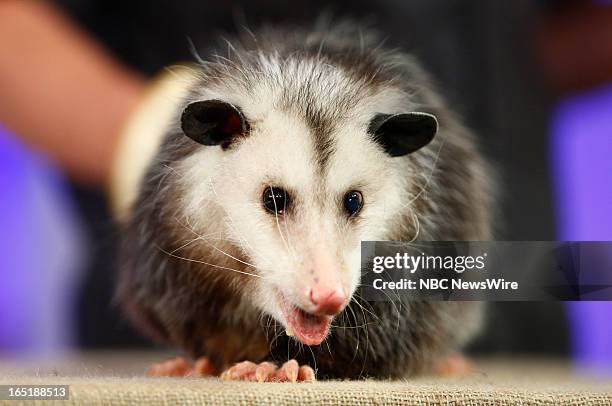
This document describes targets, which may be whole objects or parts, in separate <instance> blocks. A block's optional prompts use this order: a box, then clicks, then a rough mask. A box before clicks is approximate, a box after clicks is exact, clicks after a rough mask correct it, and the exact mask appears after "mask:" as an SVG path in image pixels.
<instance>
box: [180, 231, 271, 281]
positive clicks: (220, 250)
mask: <svg viewBox="0 0 612 406" xmlns="http://www.w3.org/2000/svg"><path fill="white" fill-rule="evenodd" d="M184 227H185V228H187V229H188V230H189V231H191V232H192V233H193V234H195V235H196V236H197V238H195V239H194V240H195V241H197V240H201V241H204V243H205V244H207V245H208V246H210V247H212V248H213V249H214V250H216V251H219V252H220V253H221V254H223V255H225V256H227V257H229V258H231V259H233V260H235V261H238V262H240V263H242V264H244V265H247V266H250V267H251V268H255V269H260V270H264V271H266V270H267V269H265V268H261V267H259V266H257V265H253V264H251V263H249V262H246V261H243V260H241V259H240V258H236V257H235V256H233V255H231V254H230V253H228V252H226V251H224V250H222V249H221V248H219V247H217V246H216V245H213V244H211V243H209V242H208V239H207V238H206V236H204V235H200V234H199V233H198V232H197V231H195V230H194V229H192V228H190V227H187V226H184ZM194 240H192V242H193V241H194Z"/></svg>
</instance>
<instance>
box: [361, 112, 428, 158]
mask: <svg viewBox="0 0 612 406" xmlns="http://www.w3.org/2000/svg"><path fill="white" fill-rule="evenodd" d="M437 131H438V120H436V117H435V116H433V115H431V114H428V113H420V112H413V113H405V114H377V115H376V117H374V119H372V121H371V122H370V127H369V132H370V133H371V134H372V135H374V138H375V139H376V141H377V142H379V143H380V144H381V145H382V146H383V147H384V149H385V152H387V153H388V154H389V155H391V156H393V157H395V156H402V155H406V154H409V153H411V152H414V151H416V150H418V149H420V148H423V147H424V146H425V145H427V144H429V142H430V141H431V140H432V139H433V137H434V135H436V132H437Z"/></svg>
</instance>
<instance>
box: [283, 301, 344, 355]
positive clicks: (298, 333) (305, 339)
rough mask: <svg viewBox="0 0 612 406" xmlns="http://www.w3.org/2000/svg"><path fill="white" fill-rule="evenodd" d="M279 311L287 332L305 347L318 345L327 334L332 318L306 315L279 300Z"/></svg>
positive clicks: (293, 306)
mask: <svg viewBox="0 0 612 406" xmlns="http://www.w3.org/2000/svg"><path fill="white" fill-rule="evenodd" d="M280 302H281V310H282V312H283V315H284V316H285V319H286V320H287V324H288V326H287V330H289V331H290V333H291V334H293V335H294V336H295V338H296V339H297V340H298V341H300V342H301V343H303V344H306V345H319V344H321V343H322V342H323V340H324V339H325V337H327V334H328V333H329V327H330V325H331V321H332V316H327V315H321V316H319V315H316V314H312V313H308V312H306V311H304V310H303V309H300V308H299V307H297V306H295V305H293V304H291V303H288V302H287V301H286V300H283V299H281V301H280Z"/></svg>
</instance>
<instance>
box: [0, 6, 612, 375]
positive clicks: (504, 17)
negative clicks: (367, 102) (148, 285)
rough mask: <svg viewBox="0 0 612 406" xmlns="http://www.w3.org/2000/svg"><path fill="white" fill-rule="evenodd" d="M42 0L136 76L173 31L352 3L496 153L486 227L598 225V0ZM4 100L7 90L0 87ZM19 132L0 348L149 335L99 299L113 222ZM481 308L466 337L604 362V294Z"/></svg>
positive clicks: (554, 235)
mask: <svg viewBox="0 0 612 406" xmlns="http://www.w3.org/2000/svg"><path fill="white" fill-rule="evenodd" d="M52 4H53V5H54V7H57V8H58V9H59V10H60V11H61V12H62V13H65V14H66V15H67V16H68V18H70V19H71V20H72V21H73V22H74V23H75V24H78V25H79V26H80V27H81V28H82V29H84V30H85V31H86V32H87V35H90V36H91V37H92V38H94V39H95V41H97V42H99V43H100V44H102V45H103V46H104V48H105V49H106V50H108V52H109V53H110V54H111V55H113V57H114V58H116V59H117V60H118V61H121V63H123V64H125V65H126V66H128V67H129V69H132V70H134V71H135V72H138V73H139V74H142V75H144V76H146V77H150V76H151V75H153V74H155V73H156V72H158V71H159V70H160V69H162V68H163V67H164V66H166V65H169V64H172V63H175V62H177V61H183V60H191V59H192V57H191V56H190V50H189V41H188V40H187V38H189V39H191V41H193V42H194V44H195V45H196V48H198V50H199V52H200V53H201V54H202V55H205V54H206V52H207V50H208V49H209V48H210V47H211V44H212V43H213V40H212V38H213V37H214V36H215V35H216V34H217V33H218V32H220V31H226V32H234V31H235V30H236V29H237V26H239V25H241V24H242V23H248V25H249V26H257V25H258V24H260V23H261V22H266V21H267V22H272V23H275V24H276V23H278V24H280V23H297V24H306V23H308V21H310V20H312V19H314V18H315V17H316V16H317V15H318V14H319V13H320V12H321V11H322V10H328V11H329V10H331V11H333V12H334V13H335V14H336V15H340V16H352V17H355V18H356V19H358V20H364V19H365V20H367V21H369V22H370V23H371V24H372V25H373V26H374V27H376V28H378V29H379V30H381V31H382V32H383V34H384V35H385V36H387V37H388V38H389V40H388V43H389V44H391V45H396V46H399V47H402V48H404V49H405V50H407V51H410V52H413V53H415V54H416V55H418V56H419V57H420V58H421V59H422V61H423V62H424V64H425V65H426V67H427V68H428V69H429V70H431V71H432V73H433V75H434V77H435V78H436V82H437V87H438V89H439V90H440V91H441V92H442V93H443V94H444V95H445V97H446V98H447V99H448V101H449V103H450V105H451V106H452V107H453V108H454V109H455V110H457V111H458V112H459V113H460V114H461V115H462V116H463V117H464V118H465V120H466V122H467V124H468V125H469V126H470V127H472V128H474V129H475V130H476V132H477V133H478V134H479V137H480V141H481V143H482V145H483V147H484V150H485V152H486V153H487V155H488V156H489V157H490V158H491V160H492V161H493V162H494V163H495V164H496V165H497V166H498V167H499V169H500V174H501V185H500V189H501V190H502V196H501V197H502V199H501V202H500V206H499V216H498V219H497V225H498V226H497V230H496V232H497V239H499V240H554V239H560V240H611V239H612V216H611V215H610V213H612V30H611V29H610V27H612V6H610V5H609V4H607V3H606V2H591V1H561V0H556V1H555V0H550V1H527V0H520V1H512V2H505V1H501V0H500V1H490V0H477V1H472V0H463V1H460V0H456V1H448V0H434V1H431V0H419V1H410V2H404V1H399V0H398V1H391V0H387V1H380V2H376V3H375V4H373V2H368V1H351V2H348V1H336V2H328V1H320V0H317V1H293V2H291V4H290V5H287V4H285V3H284V2H280V1H271V0H266V1H252V2H235V3H232V4H226V3H224V2H219V1H185V2H166V1H150V2H139V3H138V4H136V3H135V2H120V1H118V0H107V1H95V0H80V1H77V0H72V1H71V0H64V1H55V2H52ZM0 24H1V22H0ZM0 52H2V51H1V50H0ZM24 52H27V49H25V50H24ZM20 57H21V56H20V55H14V58H20ZM43 68H44V67H43ZM41 91H44V89H42V90H41ZM0 100H2V89H0ZM3 108H8V109H9V110H10V108H11V106H7V105H6V104H2V103H1V102H0V110H1V109H3ZM92 108H101V107H93V106H92ZM1 124H2V123H0V125H1ZM23 135H24V134H19V133H18V131H15V130H13V129H11V128H9V127H8V125H6V123H5V125H4V126H0V190H1V191H2V192H0V196H1V197H0V258H1V259H0V353H2V354H4V355H8V356H36V357H40V356H45V355H54V354H56V353H57V352H58V351H61V350H63V349H70V348H78V349H91V348H125V347H131V348H133V347H138V348H140V347H146V346H148V345H150V344H149V343H148V342H146V341H145V340H143V339H141V338H140V337H139V336H138V335H137V334H136V333H134V332H133V331H132V330H131V328H130V327H129V326H128V324H127V323H126V322H125V320H124V319H123V318H122V317H121V315H120V312H119V311H118V309H117V308H116V306H115V305H114V304H113V301H112V289H113V288H112V286H113V283H114V282H113V280H114V272H115V269H114V255H115V241H116V233H117V230H116V227H115V225H114V224H113V222H112V220H111V218H110V216H109V213H108V210H107V207H106V203H105V196H104V191H103V189H102V188H101V187H99V186H92V185H88V184H84V183H83V182H81V181H79V180H77V179H74V178H73V177H71V176H68V175H67V174H66V171H64V170H63V168H62V167H61V165H59V164H58V163H56V162H54V161H53V160H52V159H50V158H49V154H47V153H46V151H45V149H44V148H34V147H31V146H29V144H27V143H26V142H25V141H24V140H23ZM602 271H608V272H610V271H612V270H602ZM488 317H489V320H488V325H487V326H488V327H487V329H486V331H485V332H484V334H483V335H482V337H481V338H480V339H479V340H478V341H477V342H476V343H474V345H473V348H471V351H473V352H475V353H488V354H490V353H512V354H517V353H524V354H548V355H557V356H564V357H565V356H567V357H571V358H572V359H574V360H575V361H576V363H577V364H578V365H582V366H595V367H597V368H603V369H606V368H611V367H612V303H607V302H596V303H595V302H594V303H497V304H493V305H492V309H491V311H490V312H489V316H488Z"/></svg>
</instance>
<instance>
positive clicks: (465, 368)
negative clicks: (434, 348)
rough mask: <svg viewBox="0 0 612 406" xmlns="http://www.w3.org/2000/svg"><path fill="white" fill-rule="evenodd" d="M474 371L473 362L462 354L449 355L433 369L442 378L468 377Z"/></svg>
mask: <svg viewBox="0 0 612 406" xmlns="http://www.w3.org/2000/svg"><path fill="white" fill-rule="evenodd" d="M472 371H473V365H472V362H471V361H470V360H469V359H467V358H466V356H465V355H463V354H460V353H455V354H450V355H447V356H446V357H444V358H442V359H440V360H439V361H438V362H437V363H436V364H435V365H434V367H433V373H434V374H436V375H440V376H452V377H459V376H466V375H468V374H469V373H470V372H472Z"/></svg>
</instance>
